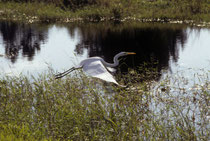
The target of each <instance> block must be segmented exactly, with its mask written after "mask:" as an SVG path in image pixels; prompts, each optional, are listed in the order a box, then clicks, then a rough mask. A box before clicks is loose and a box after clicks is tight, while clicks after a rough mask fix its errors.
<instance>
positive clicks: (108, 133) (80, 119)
mask: <svg viewBox="0 0 210 141" xmlns="http://www.w3.org/2000/svg"><path fill="white" fill-rule="evenodd" d="M139 69H140V71H141V70H142V69H144V66H142V67H140V68H139ZM209 73H210V72H206V73H205V72H204V73H203V75H195V76H194V77H195V78H198V80H200V83H195V84H194V85H193V86H192V89H189V87H187V83H186V81H187V80H184V77H182V76H180V75H178V74H177V75H174V79H171V77H166V78H165V79H163V80H162V81H160V82H154V81H153V78H155V77H157V75H158V74H157V73H156V71H155V70H154V69H149V70H147V71H144V73H141V74H140V73H138V72H136V71H135V70H129V73H128V74H126V75H123V74H119V75H118V76H117V78H118V80H119V82H120V83H121V84H122V83H123V82H126V84H127V85H128V88H126V89H124V88H123V89H122V88H118V87H116V86H113V85H111V84H107V83H105V82H102V81H99V80H98V81H97V80H96V79H89V78H87V77H86V76H84V75H83V74H82V73H81V72H76V73H75V75H74V76H67V77H65V78H62V79H59V80H55V79H54V77H53V74H52V73H49V74H46V75H40V77H38V78H34V79H33V80H29V79H28V78H27V77H25V76H21V77H18V78H16V77H5V78H2V79H1V80H0V140H208V137H209V122H208V120H209V117H208V101H209V99H210V97H209V94H210V85H209V84H210V82H209ZM119 78H121V79H119ZM193 79H194V78H193ZM176 83H178V84H179V83H180V85H178V86H179V87H177V85H175V84H176ZM185 86H186V87H185Z"/></svg>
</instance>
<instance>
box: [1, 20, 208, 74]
mask: <svg viewBox="0 0 210 141" xmlns="http://www.w3.org/2000/svg"><path fill="white" fill-rule="evenodd" d="M121 51H132V52H136V53H137V55H135V56H128V57H126V59H124V61H125V63H123V64H122V65H121V70H122V71H124V72H126V71H127V68H128V67H130V68H136V67H138V66H139V65H141V64H142V63H144V62H151V61H154V60H155V61H158V68H159V72H161V71H162V69H163V68H164V70H167V71H168V72H170V73H174V72H176V71H179V70H188V69H189V68H190V69H193V71H195V73H196V71H197V70H200V69H204V70H207V71H209V70H210V29H208V28H196V27H189V26H186V25H172V24H171V25H170V24H160V25H158V24H132V25H129V24H126V25H122V24H121V25H119V24H81V25H80V24H77V25H74V24H68V25H47V24H32V25H26V24H23V23H13V22H0V54H1V57H0V64H1V65H0V73H1V75H2V76H5V75H9V76H18V75H19V74H24V75H34V76H37V74H39V73H43V72H45V71H47V70H49V68H53V70H55V71H59V72H60V71H63V70H66V69H68V68H70V67H73V66H74V65H76V64H78V63H79V62H80V61H81V60H83V59H85V58H87V57H91V56H101V57H103V58H104V59H105V60H106V61H108V62H112V60H113V56H114V55H115V54H117V53H119V52H121ZM186 72H187V71H186ZM190 72H192V71H190ZM188 73H189V72H188Z"/></svg>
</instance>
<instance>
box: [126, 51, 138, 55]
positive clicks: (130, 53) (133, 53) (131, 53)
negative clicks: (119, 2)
mask: <svg viewBox="0 0 210 141" xmlns="http://www.w3.org/2000/svg"><path fill="white" fill-rule="evenodd" d="M127 54H128V55H135V54H136V53H135V52H127Z"/></svg>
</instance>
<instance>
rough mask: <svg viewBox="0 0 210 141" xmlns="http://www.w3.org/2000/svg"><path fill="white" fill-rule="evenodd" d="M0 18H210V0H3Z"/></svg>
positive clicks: (204, 20)
mask: <svg viewBox="0 0 210 141" xmlns="http://www.w3.org/2000/svg"><path fill="white" fill-rule="evenodd" d="M0 17H1V18H0V19H4V20H20V21H27V22H29V23H31V22H36V21H41V22H75V21H94V22H99V21H109V20H117V21H141V22H181V23H182V22H187V23H204V24H207V25H208V24H209V23H208V22H210V0H129V1H127V0H111V1H110V0H46V1H40V0H25V1H22V0H1V1H0Z"/></svg>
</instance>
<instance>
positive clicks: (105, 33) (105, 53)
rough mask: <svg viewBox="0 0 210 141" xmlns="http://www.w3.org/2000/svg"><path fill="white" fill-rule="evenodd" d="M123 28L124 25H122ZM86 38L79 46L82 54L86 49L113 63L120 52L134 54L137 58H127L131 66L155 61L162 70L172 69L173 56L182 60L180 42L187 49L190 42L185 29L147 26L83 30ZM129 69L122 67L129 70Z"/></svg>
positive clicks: (83, 38) (84, 28)
mask: <svg viewBox="0 0 210 141" xmlns="http://www.w3.org/2000/svg"><path fill="white" fill-rule="evenodd" d="M119 26H120V25H119ZM80 31H81V35H82V39H81V40H80V43H79V44H78V45H77V46H76V51H77V53H78V54H80V53H81V52H82V50H83V49H84V48H87V49H88V50H89V56H102V57H103V58H105V60H107V61H109V62H112V60H113V57H114V55H115V54H117V53H118V52H120V51H134V52H136V53H137V55H136V56H135V58H128V59H126V64H127V65H128V66H129V67H136V66H138V65H139V64H141V63H142V62H148V61H151V58H152V59H155V60H157V61H158V62H159V69H161V68H163V67H164V68H168V65H169V64H168V62H169V59H170V57H172V59H173V60H174V61H175V62H176V61H177V59H178V53H179V52H178V49H177V45H178V44H177V43H179V44H181V45H182V46H181V47H184V43H185V41H186V39H187V35H186V32H185V30H184V29H183V28H172V27H165V28H163V27H159V26H150V25H149V26H146V27H138V26H137V27H127V28H121V27H104V26H103V27H102V28H100V27H98V28H97V27H94V26H93V27H89V28H86V26H82V27H80ZM126 68H127V66H126V67H125V68H121V69H123V70H124V71H126Z"/></svg>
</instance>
